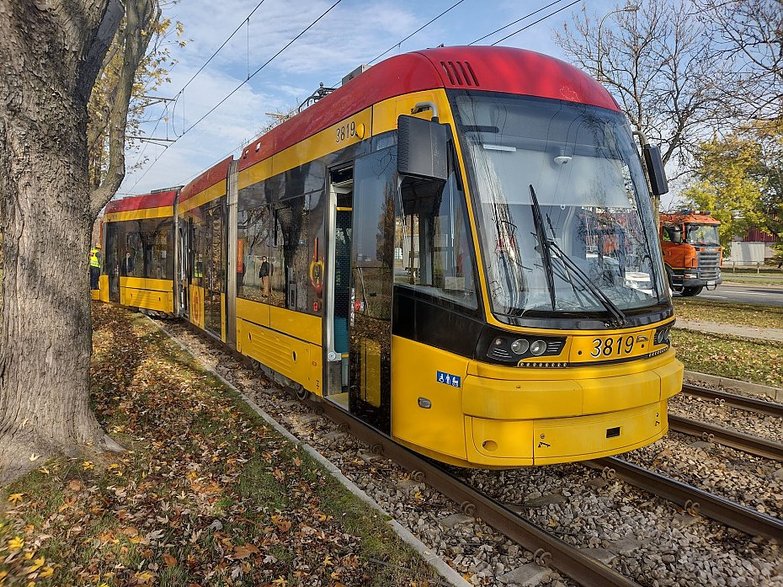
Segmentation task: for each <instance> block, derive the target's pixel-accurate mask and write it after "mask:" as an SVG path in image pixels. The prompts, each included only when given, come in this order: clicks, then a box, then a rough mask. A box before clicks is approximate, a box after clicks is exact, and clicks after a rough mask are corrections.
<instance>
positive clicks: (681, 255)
mask: <svg viewBox="0 0 783 587" xmlns="http://www.w3.org/2000/svg"><path fill="white" fill-rule="evenodd" d="M719 226H720V221H719V220H716V219H715V218H713V217H712V216H710V214H709V212H703V211H693V210H685V211H680V212H675V213H673V214H661V217H660V229H659V230H660V239H661V248H662V250H663V260H664V264H665V266H666V274H667V276H668V278H669V285H670V286H671V288H672V290H674V291H676V292H679V293H680V294H681V295H683V296H695V295H698V294H699V293H701V291H702V290H703V289H704V288H705V287H706V288H707V289H714V288H716V287H717V286H718V285H719V284H720V283H721V282H722V279H721V274H720V266H721V257H722V255H723V248H722V247H721V246H720V239H719V238H718V227H719Z"/></svg>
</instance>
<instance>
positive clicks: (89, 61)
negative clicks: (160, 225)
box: [0, 0, 116, 482]
mask: <svg viewBox="0 0 783 587" xmlns="http://www.w3.org/2000/svg"><path fill="white" fill-rule="evenodd" d="M108 3H109V0H82V1H81V2H78V1H76V0H38V1H37V2H31V1H24V0H23V1H20V0H0V64H2V65H1V66H0V67H2V74H0V231H1V232H2V234H3V238H2V248H3V250H2V253H1V254H0V258H2V259H3V260H4V263H3V267H2V290H1V292H0V295H1V296H2V300H1V301H0V304H1V305H2V310H3V312H2V320H1V321H0V482H5V481H7V480H9V479H11V478H13V477H15V476H17V475H19V474H20V473H22V472H24V471H25V470H27V469H29V468H31V467H33V466H36V465H35V464H34V463H33V461H31V460H30V459H31V456H32V455H33V454H37V455H43V456H46V455H51V454H56V453H61V452H64V453H66V454H74V453H76V452H78V451H79V450H80V448H83V447H84V446H85V445H93V446H100V445H105V443H106V442H107V441H106V440H105V438H106V437H105V435H104V434H103V432H102V431H101V428H100V426H99V425H98V422H97V420H96V418H95V416H94V415H93V413H92V411H91V409H90V406H89V365H90V353H91V346H92V334H91V333H92V330H91V327H90V301H89V299H90V292H89V280H88V252H89V247H90V242H89V239H90V233H91V228H92V220H93V219H92V218H91V217H90V212H89V211H90V193H89V187H88V174H87V141H86V128H87V107H86V104H87V99H88V97H89V93H90V92H89V90H90V88H91V87H92V84H93V83H94V79H95V75H96V74H97V68H96V67H95V62H96V60H97V62H98V64H100V62H101V60H102V57H103V54H104V53H105V51H106V48H107V47H108V43H107V42H105V37H106V36H107V35H108V39H109V41H110V40H111V37H112V36H113V34H114V33H113V31H111V30H103V28H105V27H106V22H105V21H106V19H105V18H104V17H106V16H107V15H108V14H109V13H107V10H106V8H107V4H108ZM102 23H103V25H104V26H103V27H101V24H102ZM115 29H116V25H115ZM102 43H105V47H104V48H103V52H101V51H100V48H98V49H96V46H98V45H100V44H102Z"/></svg>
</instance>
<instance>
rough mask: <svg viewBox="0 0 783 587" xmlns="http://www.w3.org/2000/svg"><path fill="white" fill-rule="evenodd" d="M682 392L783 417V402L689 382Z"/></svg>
mask: <svg viewBox="0 0 783 587" xmlns="http://www.w3.org/2000/svg"><path fill="white" fill-rule="evenodd" d="M682 392H683V393H684V394H686V395H692V396H696V397H702V398H705V399H709V400H712V401H714V402H715V403H717V404H727V405H730V406H733V407H735V408H741V409H743V410H750V411H753V412H759V413H762V414H766V415H769V416H778V417H782V418H783V404H778V403H775V402H769V401H764V400H760V399H755V398H751V397H747V396H744V395H738V394H735V393H729V392H726V391H718V390H716V389H709V388H707V387H700V386H698V385H691V384H688V383H683V385H682Z"/></svg>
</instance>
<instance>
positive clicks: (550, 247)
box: [530, 183, 625, 327]
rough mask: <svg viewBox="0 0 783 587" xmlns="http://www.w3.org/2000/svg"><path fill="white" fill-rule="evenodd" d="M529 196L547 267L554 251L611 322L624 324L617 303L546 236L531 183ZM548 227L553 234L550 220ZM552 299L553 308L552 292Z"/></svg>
mask: <svg viewBox="0 0 783 587" xmlns="http://www.w3.org/2000/svg"><path fill="white" fill-rule="evenodd" d="M530 198H531V200H532V202H533V222H534V223H535V225H536V233H538V234H539V241H540V242H541V243H542V246H543V248H544V250H545V251H546V261H547V264H548V265H549V268H550V269H551V268H552V258H551V252H554V253H555V254H556V255H557V258H558V259H559V260H560V262H561V263H562V264H563V265H564V266H565V268H566V270H567V271H568V273H569V275H570V273H571V272H573V274H574V276H575V277H576V278H577V279H578V280H579V282H580V283H581V284H582V286H583V287H584V288H585V289H586V290H587V291H589V292H590V293H591V294H593V297H594V298H595V299H596V300H597V301H598V302H599V303H600V304H601V305H602V306H603V307H604V308H605V309H606V310H607V311H608V312H609V313H610V314H611V315H612V317H613V318H614V320H613V321H612V323H611V324H612V325H614V326H617V327H620V326H624V325H625V314H624V313H623V311H622V310H621V309H620V308H618V307H617V305H616V304H615V303H614V302H613V301H612V300H610V299H609V298H608V297H607V295H606V294H605V293H604V292H603V291H601V289H600V288H598V287H596V286H595V284H594V283H593V282H592V281H591V280H590V277H589V276H588V275H587V274H586V273H585V272H584V271H582V268H581V267H579V265H577V264H576V263H574V261H573V259H571V257H569V256H568V255H567V254H566V253H565V252H564V251H563V249H561V248H560V245H558V244H557V243H556V242H555V240H554V239H553V238H552V239H550V238H549V237H547V236H546V232H545V230H546V228H545V227H544V221H543V218H542V217H541V205H540V204H539V203H538V198H537V197H536V190H535V189H534V188H533V184H532V183H531V184H530ZM547 218H548V217H547ZM549 228H550V229H551V230H552V235H553V236H554V233H555V229H554V228H553V227H552V224H551V222H550V224H549ZM542 237H543V238H542ZM553 279H554V278H553V277H552V275H551V273H550V272H547V283H549V282H550V281H553ZM550 291H553V290H550ZM552 299H553V302H552V309H553V310H554V294H553V297H552Z"/></svg>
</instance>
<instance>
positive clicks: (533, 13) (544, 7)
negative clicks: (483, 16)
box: [468, 0, 564, 45]
mask: <svg viewBox="0 0 783 587" xmlns="http://www.w3.org/2000/svg"><path fill="white" fill-rule="evenodd" d="M563 1H564V0H554V2H550V3H549V4H547V5H546V6H542V7H541V8H539V9H538V10H534V11H533V12H528V13H527V14H526V15H525V16H523V17H520V18H518V19H516V20H512V21H511V22H510V23H508V24H505V25H503V26H502V27H500V28H499V29H495V30H494V31H492V32H491V33H487V34H486V35H484V36H483V37H479V38H478V39H476V40H475V41H471V42H470V43H468V45H475V44H476V43H480V42H481V41H483V40H484V39H486V38H487V37H491V36H492V35H495V34H497V33H499V32H500V31H502V30H505V29H507V28H508V27H510V26H514V25H515V24H517V23H518V22H522V21H523V20H526V19H528V18H530V17H531V16H535V15H536V14H538V13H539V12H542V11H544V10H546V9H547V8H550V7H552V6H554V5H555V4H560V3H561V2H563Z"/></svg>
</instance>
